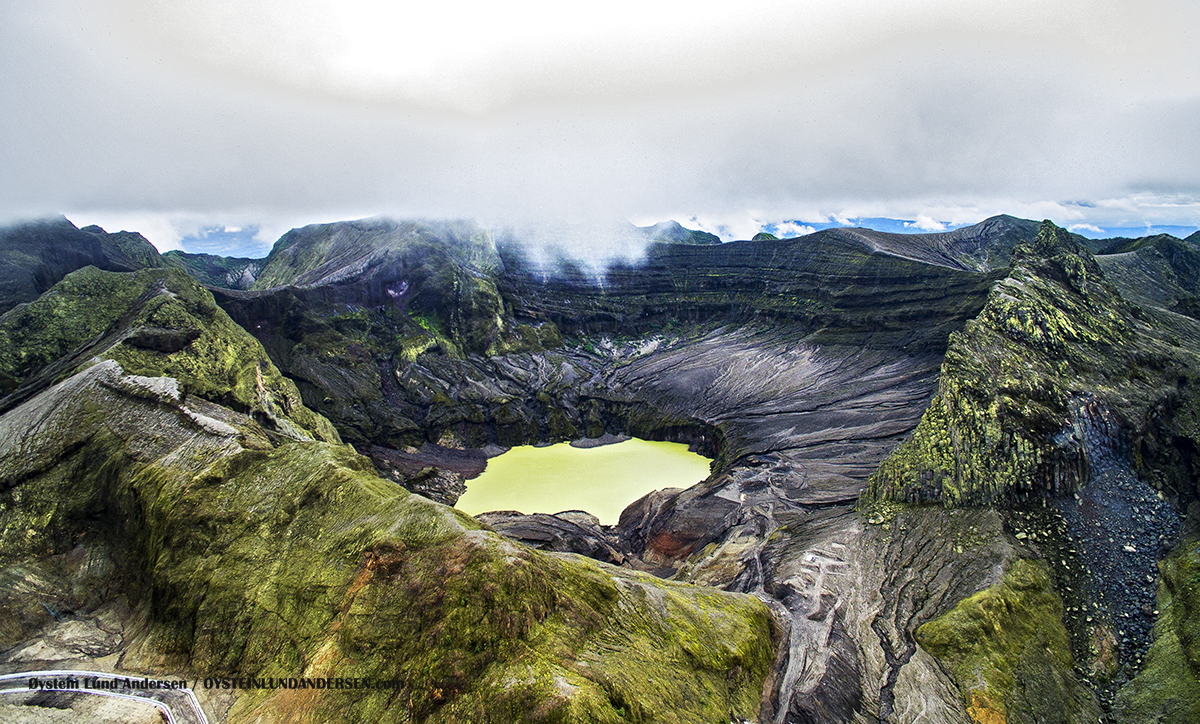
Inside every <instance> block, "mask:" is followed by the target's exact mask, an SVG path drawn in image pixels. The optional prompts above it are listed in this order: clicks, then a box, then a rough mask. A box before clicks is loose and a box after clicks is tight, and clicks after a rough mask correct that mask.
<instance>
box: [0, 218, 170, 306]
mask: <svg viewBox="0 0 1200 724" xmlns="http://www.w3.org/2000/svg"><path fill="white" fill-rule="evenodd" d="M89 265H90V266H96V267H99V268H101V269H107V270H110V271H133V270H135V269H143V268H149V267H161V266H163V261H162V259H161V258H160V257H159V255H158V252H157V251H156V250H155V249H154V247H153V246H151V245H150V242H148V241H146V239H145V238H143V237H142V235H141V234H137V233H131V232H125V231H122V232H118V233H116V234H109V233H106V232H105V231H104V229H101V228H100V227H99V226H89V227H87V228H85V229H82V230H81V229H77V228H75V225H74V224H72V223H71V222H70V221H67V220H66V219H65V218H62V217H60V218H58V219H46V220H42V221H32V222H27V223H23V224H16V225H13V226H8V227H4V228H0V313H2V312H6V311H8V310H9V309H11V308H12V307H14V306H16V305H18V304H21V303H23V302H31V301H33V300H34V299H37V298H38V296H39V295H41V294H42V293H43V292H45V291H46V290H47V289H49V288H50V287H52V286H54V285H55V284H56V283H57V282H58V280H59V279H62V278H63V277H64V276H66V275H67V274H69V273H71V272H73V271H75V270H76V269H81V268H83V267H85V266H89Z"/></svg>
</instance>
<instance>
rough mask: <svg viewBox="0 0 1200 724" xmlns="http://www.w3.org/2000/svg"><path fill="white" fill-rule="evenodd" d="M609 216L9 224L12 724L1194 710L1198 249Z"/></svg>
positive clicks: (1080, 717) (997, 717) (1048, 228)
mask: <svg viewBox="0 0 1200 724" xmlns="http://www.w3.org/2000/svg"><path fill="white" fill-rule="evenodd" d="M621 233H622V234H623V235H624V236H623V244H624V246H623V247H622V248H627V249H635V250H636V253H630V254H628V255H626V256H625V257H621V258H606V259H599V260H598V259H594V258H583V257H580V256H578V255H573V254H572V253H571V252H570V251H569V250H568V249H567V247H565V246H564V247H561V248H559V247H555V246H554V245H553V244H549V245H547V243H546V237H545V236H543V237H542V238H541V239H540V241H539V244H538V245H534V244H532V243H530V242H529V240H528V239H526V238H524V237H522V235H521V234H520V233H518V232H515V231H497V230H494V229H490V228H485V227H484V226H481V225H478V224H476V223H474V222H467V221H456V222H448V221H447V222H434V221H422V222H416V221H394V220H389V219H383V218H373V219H366V220H360V221H352V222H340V223H333V224H322V225H313V226H306V227H303V228H298V229H293V230H292V231H289V232H288V233H286V234H284V235H283V236H282V237H281V238H280V239H279V240H278V241H277V242H276V243H275V245H274V248H273V249H272V251H271V252H270V255H269V256H267V257H266V258H264V259H243V258H231V257H222V256H211V255H204V254H189V253H185V252H180V251H172V252H168V253H166V254H159V253H158V252H157V251H156V250H155V248H154V247H153V246H151V245H150V244H149V243H148V242H147V241H146V240H145V239H144V238H143V237H142V236H141V235H140V234H137V233H134V232H128V231H122V232H115V233H109V232H107V231H105V230H104V229H101V228H100V227H97V226H88V227H85V228H82V229H79V228H76V227H75V226H74V225H73V224H72V223H71V222H69V221H67V220H66V219H65V218H58V219H49V220H43V221H37V222H28V223H21V224H16V225H11V226H8V227H5V228H3V229H0V280H2V281H3V283H2V284H0V312H2V316H0V721H4V722H8V721H19V722H60V721H94V722H118V721H120V722H157V721H164V720H165V721H174V722H203V723H206V724H217V723H228V724H240V723H242V722H245V723H247V724H249V723H251V722H262V723H264V724H267V723H283V722H295V723H318V722H352V723H353V722H397V723H400V722H403V723H409V722H429V723H435V722H436V723H450V722H603V723H611V724H616V723H619V722H665V723H680V724H684V723H687V724H690V723H693V722H695V723H697V724H699V723H709V722H722V723H724V722H739V723H741V722H761V723H763V724H851V723H852V724H882V723H887V724H917V723H918V722H919V723H921V724H1041V723H1049V724H1096V723H1097V722H1103V723H1105V724H1141V723H1143V722H1153V723H1163V724H1167V723H1169V724H1194V723H1195V722H1200V543H1198V542H1197V541H1198V540H1200V534H1198V531H1200V527H1198V523H1200V506H1198V505H1197V503H1198V502H1200V495H1198V491H1197V481H1198V480H1200V236H1197V235H1193V236H1192V237H1189V238H1188V239H1178V238H1176V237H1173V236H1169V235H1159V236H1151V237H1144V238H1138V239H1128V238H1119V239H1102V240H1094V239H1086V238H1084V237H1081V236H1078V235H1075V234H1072V233H1069V232H1068V231H1066V230H1064V229H1062V228H1060V227H1058V226H1056V225H1055V224H1054V223H1052V222H1050V221H1045V222H1037V221H1029V220H1024V219H1018V218H1014V217H1010V216H997V217H993V218H990V219H987V220H985V221H983V222H981V223H978V224H975V225H973V226H967V227H963V228H960V229H956V230H954V231H946V232H939V233H926V234H893V233H885V232H877V231H873V230H870V229H863V228H838V229H828V230H825V231H819V232H816V233H812V234H809V235H807V236H803V237H799V238H795V239H775V238H773V237H770V236H769V235H761V236H760V237H759V238H756V239H755V240H751V241H732V242H724V243H722V242H721V241H720V240H719V239H718V238H717V237H715V236H712V235H711V234H704V233H702V232H695V231H689V230H687V229H684V228H683V227H681V226H679V225H678V224H673V223H671V224H659V225H657V226H654V227H648V228H638V227H634V226H632V225H631V226H629V228H628V229H626V230H623V231H622V232H621ZM639 450H641V451H649V452H646V454H647V455H648V457H644V458H639V457H635V455H640V454H642V453H640V452H636V451H639ZM556 455H560V456H562V457H554V456H556ZM613 460H615V461H616V462H612V461H613ZM610 462H612V464H613V465H615V464H618V463H625V464H626V465H627V467H629V468H631V471H628V470H627V471H626V472H625V473H623V475H624V476H625V477H623V478H619V479H618V478H614V477H610V470H609V465H610ZM675 463H679V464H680V465H681V466H683V468H686V469H685V470H683V472H680V473H678V475H677V476H676V474H675V473H674V472H670V471H669V468H671V466H672V465H674V464H675ZM544 473H545V474H549V473H557V474H558V475H557V477H551V478H547V479H548V480H549V482H538V481H539V480H540V479H541V478H540V476H541V475H542V474H544ZM539 486H540V487H539ZM560 495H561V496H562V497H559V496H560Z"/></svg>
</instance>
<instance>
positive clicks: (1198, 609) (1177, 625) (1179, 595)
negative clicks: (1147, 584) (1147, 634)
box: [1114, 541, 1200, 724]
mask: <svg viewBox="0 0 1200 724" xmlns="http://www.w3.org/2000/svg"><path fill="white" fill-rule="evenodd" d="M1159 569H1160V571H1161V573H1162V583H1161V585H1160V587H1159V591H1158V608H1159V611H1160V615H1159V617H1158V619H1157V620H1156V621H1155V622H1154V643H1153V644H1152V645H1151V646H1150V652H1149V655H1148V656H1147V657H1146V664H1145V667H1144V668H1143V669H1142V671H1141V672H1139V673H1138V675H1137V676H1136V677H1134V679H1133V681H1131V682H1130V683H1129V684H1128V685H1127V686H1126V687H1125V688H1124V689H1122V690H1121V692H1120V694H1119V695H1118V698H1117V702H1116V704H1115V706H1114V712H1115V714H1116V715H1117V719H1118V721H1123V722H1129V723H1130V724H1135V723H1137V724H1143V723H1145V724H1149V723H1150V722H1161V723H1162V724H1187V723H1188V722H1196V721H1200V541H1193V542H1191V543H1189V544H1187V545H1185V546H1181V548H1180V549H1179V550H1177V551H1176V552H1175V553H1173V554H1172V555H1171V556H1170V557H1168V558H1166V559H1165V560H1163V561H1162V562H1161V563H1160V564H1159Z"/></svg>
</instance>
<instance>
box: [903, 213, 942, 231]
mask: <svg viewBox="0 0 1200 724" xmlns="http://www.w3.org/2000/svg"><path fill="white" fill-rule="evenodd" d="M904 226H905V228H908V229H919V230H920V231H945V230H946V224H944V223H943V222H941V221H937V220H935V219H933V218H932V217H930V216H926V215H925V214H917V220H916V221H906V222H904Z"/></svg>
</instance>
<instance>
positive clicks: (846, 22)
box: [0, 0, 1200, 252]
mask: <svg viewBox="0 0 1200 724" xmlns="http://www.w3.org/2000/svg"><path fill="white" fill-rule="evenodd" d="M81 5H82V6H81ZM1197 27H1200V6H1197V5H1196V4H1195V3H1191V2H1171V1H1167V2H1157V3H1152V4H1149V3H1141V4H1135V3H1132V2H1076V1H1072V0H1067V1H1066V2H1060V3H1045V2H1033V1H1031V0H1015V1H1014V2H1009V3H993V2H978V1H974V0H955V1H953V2H950V1H942V0H908V1H904V0H901V1H892V2H867V1H865V0H858V1H855V0H839V1H837V2H833V1H826V0H819V1H817V2H804V3H795V2H774V1H769V0H761V1H758V2H742V3H737V4H734V3H728V2H721V3H713V2H654V1H653V0H639V1H638V2H623V1H622V2H607V3H603V4H595V5H586V4H579V3H562V2H532V1H530V2H521V1H515V2H506V3H475V2H442V3H436V4H435V3H411V2H367V1H365V0H359V1H350V2H348V1H346V0H342V1H340V2H333V1H332V0H291V1H289V2H286V3H285V2H275V1H273V0H259V1H257V2H255V1H252V0H194V1H193V2H189V3H177V2H167V1H166V0H98V1H97V2H93V3H87V4H76V3H68V2H54V1H51V2H41V3H37V4H33V3H6V4H4V6H3V7H0V92H2V93H3V97H4V99H5V112H4V113H3V114H0V139H3V143H2V144H0V184H2V185H3V187H2V193H0V220H11V219H14V218H21V217H28V216H34V215H44V214H51V213H66V214H67V216H68V217H69V218H71V219H72V220H73V221H75V222H76V223H77V224H79V225H83V224H87V223H98V224H100V225H101V226H104V227H105V228H109V229H111V230H115V229H117V228H129V229H137V230H139V231H142V232H143V233H145V234H146V235H147V236H148V237H149V238H150V239H151V240H152V241H153V242H154V243H155V244H156V245H158V246H159V248H160V249H167V248H172V247H176V246H178V245H180V243H181V241H182V240H183V239H184V238H188V237H190V242H189V243H192V244H193V245H195V243H196V240H201V241H202V240H203V239H204V238H209V239H210V241H212V240H214V239H215V240H216V241H213V243H217V242H218V241H219V240H220V238H223V237H221V236H220V234H218V235H216V236H215V237H214V236H213V235H212V234H211V233H210V234H209V237H204V236H203V234H202V230H204V229H209V230H212V229H223V230H227V229H232V228H238V229H239V230H238V231H236V232H232V231H228V232H227V231H222V234H226V233H227V234H229V235H231V236H230V238H234V237H238V235H239V234H240V235H241V236H240V237H238V238H241V239H242V240H243V241H242V242H239V244H240V245H241V246H239V248H240V249H242V251H243V252H245V251H246V250H247V249H249V247H252V246H254V245H255V244H257V245H258V246H260V247H261V249H260V250H259V251H260V252H265V250H266V248H268V247H269V244H270V242H272V241H274V239H275V238H277V237H278V236H279V235H280V234H281V233H282V232H283V231H285V230H286V229H288V228H291V227H293V226H297V225H301V224H304V223H311V222H317V221H333V220H338V219H346V218H357V217H362V216H370V215H376V214H387V215H392V216H421V217H447V216H456V217H458V216H470V217H475V218H479V219H481V220H486V221H489V222H491V221H497V220H527V219H531V218H555V219H566V220H569V221H592V220H596V219H606V220H609V219H629V220H631V221H634V222H635V223H639V224H649V223H653V222H654V221H659V220H663V219H667V218H675V219H678V220H679V221H681V222H684V223H685V224H688V225H690V226H693V227H702V228H706V229H710V230H713V231H716V232H718V233H721V234H722V236H723V237H725V238H734V237H738V238H746V237H748V236H751V235H753V234H754V233H755V232H756V231H758V230H760V229H763V228H771V229H776V230H780V231H784V232H786V233H788V234H800V233H805V232H806V231H808V230H811V229H812V228H820V227H821V226H823V225H827V224H829V223H836V222H838V221H851V222H852V221H853V220H855V219H863V218H873V217H884V218H891V219H900V220H904V221H907V222H908V223H909V224H910V225H909V226H908V227H905V228H907V229H909V230H912V231H919V230H936V229H940V228H948V227H952V226H954V225H958V224H964V223H972V222H975V221H979V220H980V219H982V218H985V217H986V216H989V215H992V214H995V213H1011V214H1014V215H1018V216H1024V217H1027V218H1035V219H1040V218H1052V219H1054V220H1055V221H1057V222H1059V223H1060V224H1063V225H1071V226H1073V227H1074V228H1075V229H1077V230H1079V231H1080V232H1081V233H1087V234H1089V235H1097V234H1101V233H1105V232H1108V231H1111V230H1113V229H1139V228H1146V227H1148V226H1150V225H1173V226H1177V227H1180V228H1185V229H1186V228H1195V226H1196V225H1197V224H1200V43H1198V41H1197V36H1198V35H1200V33H1197V32H1196V30H1195V28H1197ZM196 250H200V249H199V248H197V249H196ZM205 250H209V249H205Z"/></svg>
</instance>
